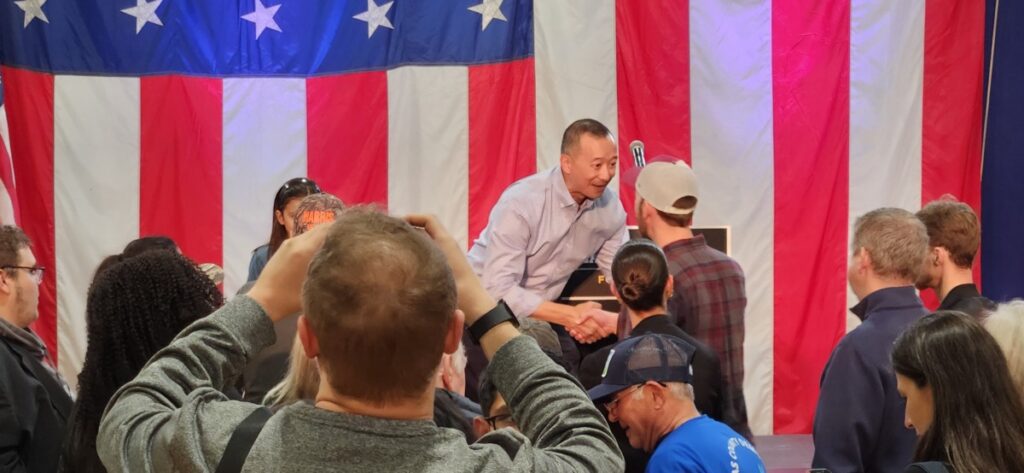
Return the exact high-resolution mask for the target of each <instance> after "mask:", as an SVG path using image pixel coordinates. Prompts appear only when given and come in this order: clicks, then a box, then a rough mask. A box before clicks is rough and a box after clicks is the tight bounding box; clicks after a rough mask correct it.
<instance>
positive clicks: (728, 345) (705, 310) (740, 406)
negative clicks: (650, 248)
mask: <svg viewBox="0 0 1024 473" xmlns="http://www.w3.org/2000/svg"><path fill="white" fill-rule="evenodd" d="M663 249H664V251H665V257H666V258H667V259H668V269H669V273H670V274H672V276H673V277H674V278H675V285H674V287H673V294H672V298H671V299H669V301H668V313H669V317H672V318H673V319H674V321H675V323H676V324H677V325H678V326H679V327H680V328H682V329H683V330H684V331H686V333H688V334H690V335H692V336H693V337H694V338H696V339H698V340H700V341H702V342H704V343H705V344H707V345H708V346H709V347H711V349H712V350H714V351H715V353H717V354H718V357H719V359H720V360H721V362H722V377H723V378H724V379H723V382H724V386H723V390H724V393H723V394H724V395H725V399H726V405H727V407H729V408H730V409H731V410H732V412H729V413H727V414H726V415H725V417H726V418H729V420H731V422H726V423H727V424H729V425H730V427H732V428H733V429H735V430H736V431H737V433H739V434H741V435H743V436H744V437H747V438H748V439H752V438H753V434H752V433H751V432H750V427H749V425H748V422H747V405H746V400H745V399H744V397H743V335H744V332H743V313H744V310H745V309H746V307H747V295H746V291H745V289H744V277H743V269H742V268H740V265H739V264H738V263H736V261H734V260H733V259H732V258H730V257H728V256H726V255H725V254H724V253H722V252H720V251H718V250H716V249H714V248H711V247H709V246H708V245H707V243H706V242H705V241H704V237H703V236H701V235H697V236H695V237H693V238H689V239H685V240H678V241H674V242H672V243H669V244H668V245H667V246H665V248H663ZM623 319H625V323H624V324H623V323H622V322H623ZM619 320H620V326H619V334H620V339H622V338H625V337H627V336H629V331H630V330H631V329H632V327H629V326H628V325H629V317H621V316H620V319H619Z"/></svg>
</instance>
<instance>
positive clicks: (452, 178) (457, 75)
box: [388, 67, 469, 249]
mask: <svg viewBox="0 0 1024 473" xmlns="http://www.w3.org/2000/svg"><path fill="white" fill-rule="evenodd" d="M468 94H469V74H468V70H467V69H466V68H465V67H402V68H399V69H394V70H391V71H388V110H389V112H388V211H389V212H390V213H391V214H393V215H402V214H406V213H411V212H420V213H422V212H427V213H433V214H436V215H437V216H438V218H439V219H440V220H441V222H442V223H443V224H444V225H445V226H446V227H447V228H448V231H449V232H451V234H452V235H454V236H455V237H456V239H457V240H458V241H459V243H460V244H461V245H462V247H463V249H465V248H466V240H467V238H468V234H469V220H468V214H469V204H468V198H469V197H468V196H469V95H468Z"/></svg>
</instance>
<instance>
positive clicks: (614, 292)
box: [608, 280, 622, 302]
mask: <svg viewBox="0 0 1024 473" xmlns="http://www.w3.org/2000/svg"><path fill="white" fill-rule="evenodd" d="M608 289H610V290H611V291H612V295H613V296H615V298H616V299H618V300H619V302H622V296H620V295H619V289H618V288H617V287H615V281H612V280H608Z"/></svg>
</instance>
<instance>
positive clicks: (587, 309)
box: [564, 302, 619, 343]
mask: <svg viewBox="0 0 1024 473" xmlns="http://www.w3.org/2000/svg"><path fill="white" fill-rule="evenodd" d="M618 322H619V314H616V313H613V312H608V311H606V310H603V309H601V304H598V303H597V302H583V303H580V304H577V305H575V306H572V315H571V316H570V317H569V318H568V319H567V320H566V323H565V324H564V325H565V328H566V330H568V331H569V335H572V337H573V338H575V339H576V341H578V342H580V343H594V342H596V341H598V340H600V339H602V338H604V337H607V336H609V335H614V334H615V332H616V331H617V327H618Z"/></svg>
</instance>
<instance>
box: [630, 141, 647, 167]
mask: <svg viewBox="0 0 1024 473" xmlns="http://www.w3.org/2000/svg"><path fill="white" fill-rule="evenodd" d="M629 152H630V154H632V155H633V164H635V165H636V167H638V168H642V167H644V165H646V164H647V160H646V159H644V143H643V142H642V141H640V140H633V142H632V143H630V144H629Z"/></svg>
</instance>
